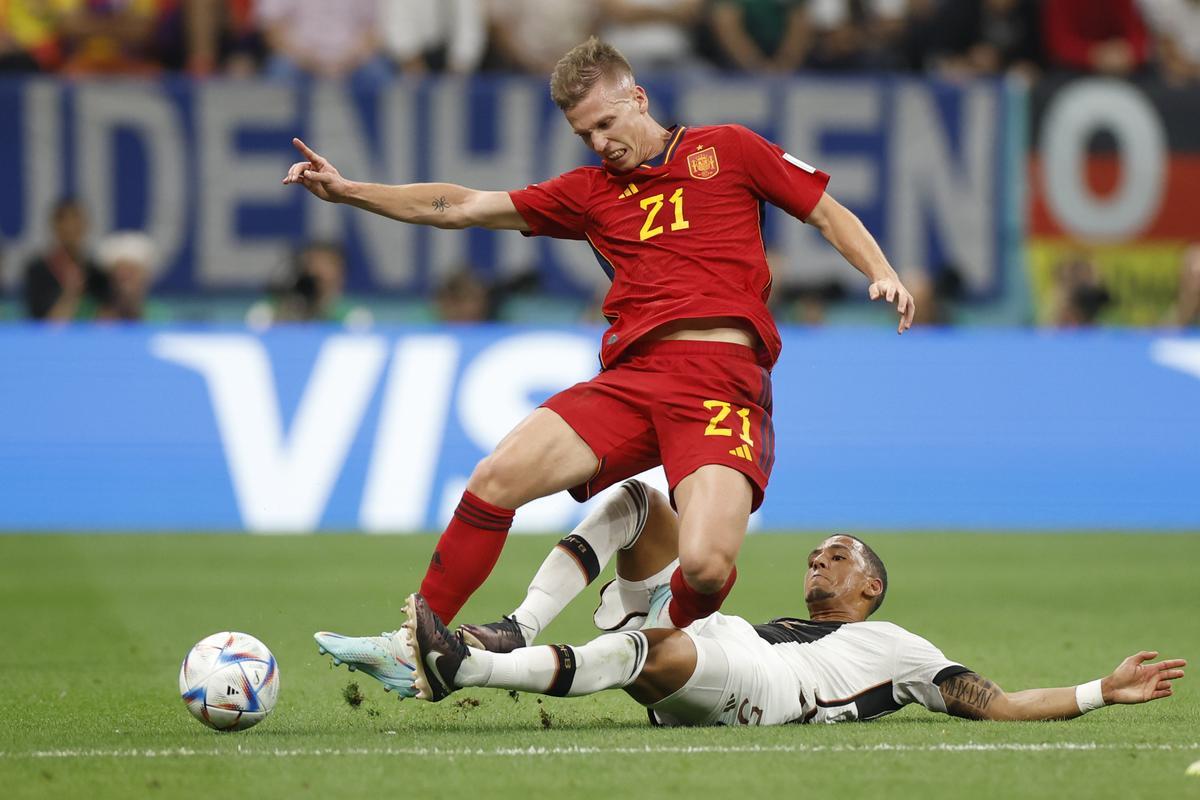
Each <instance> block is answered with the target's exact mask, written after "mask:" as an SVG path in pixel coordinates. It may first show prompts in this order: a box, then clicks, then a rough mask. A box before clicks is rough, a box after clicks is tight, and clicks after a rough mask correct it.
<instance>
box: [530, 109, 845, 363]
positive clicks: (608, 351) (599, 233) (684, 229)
mask: <svg viewBox="0 0 1200 800" xmlns="http://www.w3.org/2000/svg"><path fill="white" fill-rule="evenodd" d="M655 162H656V163H653V164H650V163H647V164H642V165H640V166H639V167H638V168H637V169H635V170H632V171H631V172H627V173H616V172H611V171H609V170H608V169H607V165H606V166H605V167H580V168H578V169H574V170H571V171H570V172H567V173H564V174H562V175H559V176H558V177H557V178H552V179H551V180H548V181H546V182H545V183H535V184H533V185H532V186H529V187H528V188H526V189H520V190H517V191H514V192H510V193H509V195H510V196H511V197H512V201H513V204H514V205H515V206H516V208H517V211H518V212H519V213H520V215H521V216H522V217H523V218H524V220H525V222H526V224H528V225H529V229H530V234H532V235H534V236H553V237H555V238H559V239H586V240H587V241H588V242H589V243H590V244H591V246H592V249H593V251H595V253H596V258H597V259H598V260H599V261H600V264H601V266H602V267H604V270H605V272H607V273H608V275H609V277H610V278H611V279H612V282H613V284H612V288H611V289H609V291H608V295H607V296H606V297H605V298H604V305H603V311H604V316H605V317H606V318H607V319H608V321H609V323H610V327H609V328H608V330H607V331H605V333H604V339H603V341H602V344H601V348H600V363H601V364H602V365H604V366H605V367H607V366H611V365H612V364H614V363H616V361H617V359H618V358H620V356H621V354H622V353H623V352H624V351H625V349H626V348H628V347H629V346H630V345H631V344H633V343H634V342H636V341H637V340H638V339H640V338H641V337H643V336H645V335H646V334H647V333H649V332H650V331H651V330H653V329H655V328H657V327H659V326H660V325H663V324H665V323H668V322H671V321H674V320H680V319H701V318H706V317H735V318H739V319H743V320H746V321H747V322H748V323H749V324H750V325H752V326H753V328H754V330H755V331H756V332H757V333H758V338H759V341H760V342H761V347H760V348H759V353H758V358H759V361H760V363H762V364H763V366H765V367H768V368H770V367H771V366H773V365H774V364H775V361H776V359H778V358H779V350H780V347H781V343H780V340H779V331H778V330H777V329H776V327H775V321H774V320H773V319H772V318H771V313H770V312H769V311H768V310H767V298H768V296H769V295H770V293H771V272H770V269H769V268H768V266H767V257H766V252H765V250H764V247H763V241H762V233H761V228H762V203H763V202H764V201H765V202H769V203H771V204H773V205H776V206H778V207H779V208H781V209H783V210H784V211H786V212H788V213H789V214H791V215H792V216H794V217H796V218H798V219H801V220H804V219H806V218H807V217H808V215H809V214H810V213H811V212H812V210H813V208H814V207H815V206H816V205H817V201H818V200H820V199H821V195H822V194H823V193H824V191H825V186H826V184H828V183H829V176H828V175H826V174H825V173H824V172H821V171H820V170H817V169H814V168H813V167H810V166H809V165H808V164H805V163H804V162H803V161H800V160H799V159H797V158H794V157H792V156H791V155H789V154H787V153H785V152H784V151H783V149H782V148H780V147H779V146H778V145H775V144H772V143H771V142H768V141H767V140H766V139H763V138H762V137H761V136H759V135H758V134H756V133H754V132H753V131H750V130H748V129H747V128H744V127H742V126H740V125H713V126H709V127H703V128H686V127H683V126H679V127H677V128H675V130H674V131H673V134H672V136H671V140H670V142H669V144H668V145H667V147H666V149H665V150H664V151H663V153H662V155H661V156H660V157H658V158H656V159H655Z"/></svg>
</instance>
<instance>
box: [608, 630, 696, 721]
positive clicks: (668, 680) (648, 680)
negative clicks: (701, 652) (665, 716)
mask: <svg viewBox="0 0 1200 800" xmlns="http://www.w3.org/2000/svg"><path fill="white" fill-rule="evenodd" d="M643 633H645V634H646V638H647V640H648V644H649V651H648V652H647V654H646V664H645V666H644V667H642V671H641V672H640V673H638V677H637V679H636V680H635V681H634V682H633V683H632V684H630V685H629V686H627V687H626V688H625V691H627V692H628V693H629V694H630V696H632V697H633V699H635V700H637V701H638V702H639V703H642V704H644V705H650V704H651V703H657V702H658V701H659V700H662V699H663V698H666V697H669V696H670V695H672V694H674V693H675V692H677V691H679V689H681V688H682V687H683V686H684V684H686V683H687V681H688V679H689V678H691V677H692V672H694V671H695V669H696V645H695V644H694V643H693V642H692V640H691V638H689V637H688V636H687V635H686V634H684V633H681V632H680V631H676V630H669V629H659V630H649V631H643Z"/></svg>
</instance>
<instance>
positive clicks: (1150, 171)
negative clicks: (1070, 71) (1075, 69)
mask: <svg viewBox="0 0 1200 800" xmlns="http://www.w3.org/2000/svg"><path fill="white" fill-rule="evenodd" d="M1101 130H1103V131H1108V132H1109V133H1111V134H1112V137H1113V139H1114V140H1115V141H1116V144H1117V156H1118V158H1119V159H1120V165H1121V172H1120V174H1121V184H1120V186H1118V187H1117V189H1116V191H1114V192H1112V195H1111V196H1105V197H1098V196H1096V195H1095V194H1094V193H1093V192H1092V189H1091V187H1090V186H1089V185H1088V180H1087V173H1086V167H1087V150H1088V145H1089V143H1090V141H1091V138H1092V136H1094V135H1095V134H1096V132H1097V131H1101ZM1041 164H1042V181H1043V189H1044V190H1045V193H1046V201H1047V203H1048V204H1049V206H1050V208H1051V209H1052V210H1053V211H1054V213H1055V215H1056V216H1057V218H1058V221H1059V223H1060V224H1061V225H1062V226H1063V227H1064V228H1065V229H1066V230H1067V231H1068V232H1069V233H1071V234H1074V235H1076V236H1079V237H1082V238H1087V239H1094V240H1096V241H1120V240H1124V239H1131V238H1136V237H1137V236H1138V234H1140V233H1141V232H1142V231H1143V230H1145V228H1146V226H1147V225H1148V224H1150V222H1151V221H1152V220H1153V219H1154V216H1155V214H1157V213H1158V209H1159V206H1160V205H1161V204H1162V199H1163V193H1164V191H1165V189H1166V181H1165V177H1166V170H1167V134H1166V131H1165V130H1164V128H1163V122H1162V119H1161V118H1160V117H1159V115H1158V111H1157V110H1156V109H1155V108H1154V105H1153V103H1151V102H1150V100H1149V99H1148V98H1147V97H1146V96H1145V95H1144V94H1143V93H1142V91H1141V90H1140V89H1138V88H1137V87H1136V86H1134V85H1132V84H1128V83H1125V82H1123V81H1119V80H1115V79H1109V78H1091V79H1088V80H1081V81H1079V82H1077V83H1073V84H1071V85H1069V86H1067V87H1066V88H1064V89H1063V90H1062V91H1060V92H1059V93H1058V94H1057V95H1055V96H1054V99H1053V100H1052V101H1051V104H1050V107H1049V108H1048V109H1047V110H1046V114H1045V116H1044V117H1043V119H1042V137H1041Z"/></svg>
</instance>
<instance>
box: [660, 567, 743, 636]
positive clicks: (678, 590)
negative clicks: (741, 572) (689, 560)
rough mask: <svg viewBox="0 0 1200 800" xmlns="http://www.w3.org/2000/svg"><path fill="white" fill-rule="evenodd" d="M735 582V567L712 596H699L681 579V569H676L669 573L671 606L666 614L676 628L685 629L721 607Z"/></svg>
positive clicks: (699, 594) (698, 593)
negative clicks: (669, 616)
mask: <svg viewBox="0 0 1200 800" xmlns="http://www.w3.org/2000/svg"><path fill="white" fill-rule="evenodd" d="M736 580H737V567H734V568H733V569H732V570H731V571H730V572H729V578H728V579H727V580H726V581H725V585H724V586H722V587H721V588H720V589H718V590H717V591H715V592H713V593H712V594H701V593H700V592H697V591H696V590H695V589H693V588H692V587H691V586H689V585H688V582H687V581H686V580H684V579H683V569H682V568H681V567H676V568H675V571H674V572H673V573H671V605H670V606H668V607H667V612H668V613H669V614H670V615H671V622H672V623H674V625H675V627H676V628H686V627H687V626H688V625H691V624H692V623H693V622H695V621H696V620H698V619H704V618H705V617H707V616H708V615H709V614H711V613H713V612H714V611H716V610H717V609H719V608H720V607H721V603H723V602H725V598H726V597H728V596H729V590H730V589H732V588H733V582H734V581H736Z"/></svg>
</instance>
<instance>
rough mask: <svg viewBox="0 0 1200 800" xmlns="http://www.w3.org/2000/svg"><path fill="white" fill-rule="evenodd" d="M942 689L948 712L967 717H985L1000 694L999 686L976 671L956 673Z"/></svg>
mask: <svg viewBox="0 0 1200 800" xmlns="http://www.w3.org/2000/svg"><path fill="white" fill-rule="evenodd" d="M941 690H942V699H944V700H945V701H946V711H947V713H949V714H952V715H953V716H956V717H965V718H967V719H983V718H984V717H985V713H984V712H985V711H987V707H988V705H989V704H991V702H992V701H993V700H994V699H996V695H998V694H1000V687H999V686H997V685H996V684H994V683H992V682H991V681H989V680H988V679H987V678H984V677H983V676H981V675H976V674H975V673H974V672H964V673H963V674H962V675H955V676H954V677H953V678H950V679H949V680H947V681H946V682H945V683H943V684H942V686H941Z"/></svg>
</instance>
